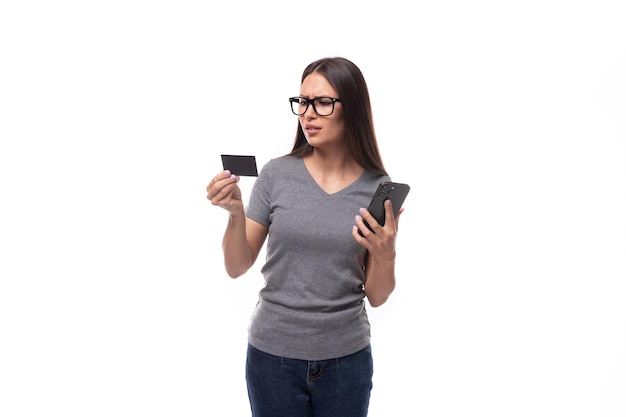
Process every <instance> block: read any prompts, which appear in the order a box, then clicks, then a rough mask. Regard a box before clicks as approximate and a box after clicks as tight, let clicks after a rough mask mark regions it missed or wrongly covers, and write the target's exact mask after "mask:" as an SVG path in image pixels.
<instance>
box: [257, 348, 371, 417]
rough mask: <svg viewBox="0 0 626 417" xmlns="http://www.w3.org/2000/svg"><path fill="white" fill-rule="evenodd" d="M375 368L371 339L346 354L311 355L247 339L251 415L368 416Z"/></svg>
mask: <svg viewBox="0 0 626 417" xmlns="http://www.w3.org/2000/svg"><path fill="white" fill-rule="evenodd" d="M373 372H374V367H373V360H372V349H371V346H370V345H368V346H367V347H366V348H365V349H363V350H360V351H359V352H357V353H354V354H352V355H348V356H344V357H342V358H337V359H329V360H323V361H306V360H298V359H287V358H282V357H280V356H273V355H269V354H267V353H264V352H261V351H260V350H258V349H256V348H255V347H253V346H252V345H250V344H248V356H247V360H246V382H247V384H248V397H249V398H250V407H251V408H252V417H366V416H367V409H368V407H369V400H370V391H371V390H372V375H373Z"/></svg>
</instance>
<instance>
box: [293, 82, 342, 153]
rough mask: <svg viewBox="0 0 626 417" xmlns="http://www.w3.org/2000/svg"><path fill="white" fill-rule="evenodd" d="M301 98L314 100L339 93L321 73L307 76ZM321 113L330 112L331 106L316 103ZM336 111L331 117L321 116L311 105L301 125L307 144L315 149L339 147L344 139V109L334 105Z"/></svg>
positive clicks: (301, 90)
mask: <svg viewBox="0 0 626 417" xmlns="http://www.w3.org/2000/svg"><path fill="white" fill-rule="evenodd" d="M300 96H301V97H306V98H308V99H310V100H313V99H315V98H317V97H332V98H341V97H339V96H337V92H336V91H335V89H334V88H333V87H332V86H331V85H330V83H329V82H328V80H327V79H326V77H324V76H323V75H321V74H319V73H316V72H314V73H311V74H309V75H307V76H306V78H305V79H304V81H303V82H302V85H301V86H300ZM315 104H316V105H317V110H318V111H319V112H320V113H324V112H325V111H329V110H330V108H331V107H330V104H327V105H324V104H323V103H320V104H318V103H315ZM334 106H335V107H334V110H333V112H332V114H331V115H329V116H320V115H318V114H317V113H316V112H315V110H314V109H313V105H312V104H311V103H309V107H308V109H307V110H306V112H305V113H304V114H303V115H302V116H300V125H301V126H302V130H303V131H304V136H305V137H306V140H307V142H309V144H310V145H311V146H313V147H316V148H320V147H324V146H328V145H337V144H338V143H340V142H341V140H342V138H343V130H344V121H343V109H342V107H341V103H340V102H335V103H334Z"/></svg>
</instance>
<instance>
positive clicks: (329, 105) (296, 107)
mask: <svg viewBox="0 0 626 417" xmlns="http://www.w3.org/2000/svg"><path fill="white" fill-rule="evenodd" d="M337 101H339V102H340V101H341V99H338V98H332V97H315V98H312V99H311V98H306V97H290V98H289V102H290V103H291V111H292V112H293V114H295V115H296V116H302V115H303V114H304V113H306V111H307V110H308V108H309V104H311V105H312V106H313V111H314V112H315V113H317V115H318V116H330V115H331V114H333V111H335V103H336V102H337Z"/></svg>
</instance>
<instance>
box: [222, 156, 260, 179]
mask: <svg viewBox="0 0 626 417" xmlns="http://www.w3.org/2000/svg"><path fill="white" fill-rule="evenodd" d="M222 165H223V166H224V169H227V170H229V171H230V172H232V173H233V174H235V175H238V176H247V177H258V176H259V173H258V172H257V169H256V158H255V157H254V155H222Z"/></svg>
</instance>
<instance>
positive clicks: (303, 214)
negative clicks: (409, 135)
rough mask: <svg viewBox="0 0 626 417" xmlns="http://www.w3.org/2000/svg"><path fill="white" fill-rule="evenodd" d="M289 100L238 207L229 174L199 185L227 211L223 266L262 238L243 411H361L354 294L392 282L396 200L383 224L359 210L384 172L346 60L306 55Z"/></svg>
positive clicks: (355, 72)
mask: <svg viewBox="0 0 626 417" xmlns="http://www.w3.org/2000/svg"><path fill="white" fill-rule="evenodd" d="M289 101H290V104H291V109H292V111H293V113H294V114H295V115H297V116H298V127H297V132H296V138H295V143H294V145H293V149H292V150H291V152H290V153H289V154H288V155H284V156H281V157H277V158H275V159H272V160H270V161H269V162H268V163H267V164H265V166H264V167H263V168H262V169H261V171H260V173H259V176H258V178H257V179H256V182H255V184H254V186H253V188H252V191H251V194H250V201H249V204H248V205H247V207H244V204H243V202H242V199H241V190H240V189H239V186H238V182H239V177H237V176H235V175H233V174H232V173H231V172H229V171H223V172H220V173H219V174H218V175H216V176H215V177H214V178H213V179H212V180H211V182H210V184H209V185H208V186H207V198H208V199H209V200H210V201H211V203H212V204H213V205H215V206H220V207H222V208H223V209H225V210H227V211H228V213H229V220H228V225H227V227H226V231H225V233H224V238H223V242H222V248H223V253H224V263H225V267H226V271H227V273H228V275H229V276H231V277H233V278H236V277H239V276H241V275H243V274H244V273H246V271H248V270H249V268H250V267H251V266H252V265H253V264H254V262H255V261H256V259H257V256H258V255H259V252H260V250H261V247H262V246H263V244H264V242H265V240H266V239H267V247H266V259H265V263H264V265H263V267H262V273H263V276H264V278H265V286H264V287H263V288H262V289H261V290H260V292H259V301H258V304H257V306H256V309H255V311H254V314H253V316H252V319H251V323H250V328H249V339H248V340H249V344H248V353H247V361H246V381H247V384H248V395H249V398H250V405H251V409H252V415H253V416H254V417H279V416H284V417H304V416H307V417H357V416H358V417H364V416H366V415H367V412H368V407H369V399H370V391H371V389H372V375H373V361H372V351H371V346H370V325H369V321H368V318H367V312H366V306H365V298H367V300H368V303H369V304H370V305H371V306H372V307H377V306H380V305H381V304H383V303H384V302H385V301H386V300H387V298H388V297H389V295H390V294H391V292H392V291H393V290H394V287H395V258H396V250H395V242H396V233H397V230H398V219H399V217H400V214H401V213H402V209H401V210H400V212H399V214H398V216H397V217H395V218H394V215H393V209H392V207H391V204H390V202H389V201H387V202H386V207H385V216H386V217H385V218H386V219H387V220H388V219H393V221H386V222H385V225H384V227H383V226H381V225H380V224H378V222H376V220H375V219H374V218H373V217H372V216H371V215H370V213H369V212H368V211H367V210H366V209H365V208H364V207H367V205H368V203H369V201H370V199H371V198H372V195H373V194H374V191H375V190H376V187H377V186H378V184H379V183H380V182H382V181H389V180H390V177H389V176H388V174H387V172H386V170H385V168H384V166H383V163H382V159H381V156H380V154H379V149H378V145H377V141H376V135H375V132H374V125H373V119H372V111H371V105H370V98H369V92H368V89H367V85H366V83H365V79H364V78H363V74H362V73H361V71H360V70H359V68H358V67H357V66H356V65H354V63H352V62H351V61H349V60H347V59H345V58H341V57H333V58H324V59H320V60H318V61H315V62H313V63H311V64H310V65H309V66H307V67H306V69H305V70H304V72H303V74H302V80H301V85H300V95H299V96H298V97H292V98H290V99H289ZM364 220H365V221H366V222H367V223H368V224H369V225H370V226H371V227H372V230H370V229H368V228H367V227H366V226H365V225H364V222H363V221H364ZM359 231H360V232H361V233H362V234H360V233H359Z"/></svg>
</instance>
